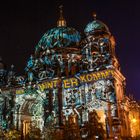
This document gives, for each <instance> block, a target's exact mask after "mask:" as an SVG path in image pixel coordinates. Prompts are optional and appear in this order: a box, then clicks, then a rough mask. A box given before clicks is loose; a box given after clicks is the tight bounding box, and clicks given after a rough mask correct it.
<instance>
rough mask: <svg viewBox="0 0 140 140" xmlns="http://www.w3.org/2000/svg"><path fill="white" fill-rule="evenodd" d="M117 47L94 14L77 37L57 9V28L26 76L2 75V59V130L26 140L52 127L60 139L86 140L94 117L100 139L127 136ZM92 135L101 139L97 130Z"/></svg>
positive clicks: (36, 54) (12, 72)
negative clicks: (31, 133) (100, 130)
mask: <svg viewBox="0 0 140 140" xmlns="http://www.w3.org/2000/svg"><path fill="white" fill-rule="evenodd" d="M115 47H116V44H115V39H114V36H113V35H112V34H111V32H110V30H109V28H108V27H107V25H106V24H104V23H103V22H102V21H100V20H98V19H97V18H96V14H95V13H93V21H91V22H90V23H88V24H87V25H86V27H85V29H84V33H80V32H78V31H77V30H76V29H74V28H72V27H69V26H67V23H66V20H65V19H64V17H63V11H62V8H60V17H59V19H58V21H57V26H56V27H54V28H52V29H50V30H48V31H47V32H46V33H45V34H44V35H43V37H42V38H41V39H40V41H39V42H38V44H37V45H36V46H35V51H34V54H32V55H31V56H30V57H29V60H28V62H27V65H26V67H25V75H23V76H16V74H15V70H14V66H13V65H12V66H11V68H10V69H9V70H6V66H5V65H4V63H3V61H2V59H0V125H1V129H3V130H6V131H8V130H10V129H11V128H13V127H14V128H15V129H16V130H19V131H20V132H21V136H22V137H24V138H25V137H26V135H28V133H29V132H30V130H31V128H36V129H38V130H39V131H40V135H41V133H43V132H44V131H47V129H49V128H48V127H53V129H55V130H57V131H59V132H62V135H63V137H64V135H65V134H67V135H69V136H70V137H71V136H72V137H73V136H74V135H75V137H74V138H75V139H77V140H80V139H85V140H86V139H87V140H88V137H89V136H90V135H91V134H93V132H91V131H90V129H87V127H86V126H87V125H88V126H89V127H90V125H91V124H92V123H94V126H95V125H96V124H97V123H96V122H94V121H95V117H96V116H98V118H99V122H98V124H97V125H99V124H102V125H101V127H102V129H103V130H104V139H105V138H115V137H116V139H117V138H119V137H121V136H125V135H127V134H129V133H130V126H129V124H128V122H127V121H126V120H128V119H129V116H128V115H127V113H125V111H124V112H123V109H122V101H124V98H125V95H124V93H125V77H124V76H123V74H122V73H121V71H120V65H119V62H118V59H117V57H116V55H115ZM93 120H94V121H93ZM66 126H68V127H66ZM69 127H71V129H73V130H70V128H69ZM89 127H88V128H89ZM92 127H93V126H92ZM101 127H100V129H101ZM66 130H67V131H66ZM95 130H96V128H95ZM95 130H94V131H95ZM71 131H73V132H72V134H71ZM96 131H97V130H96ZM66 132H68V133H66ZM64 133H65V134H64ZM70 134H71V135H70ZM94 135H95V137H97V138H99V137H100V134H99V132H98V131H97V133H95V134H94ZM42 137H43V136H42ZM44 137H45V136H44ZM42 139H43V138H42ZM65 139H66V138H65Z"/></svg>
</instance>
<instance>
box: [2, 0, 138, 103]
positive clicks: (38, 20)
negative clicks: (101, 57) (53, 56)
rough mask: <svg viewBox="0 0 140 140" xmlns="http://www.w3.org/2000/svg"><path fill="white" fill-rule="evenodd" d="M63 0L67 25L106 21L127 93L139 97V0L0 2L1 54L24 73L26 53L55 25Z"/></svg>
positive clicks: (31, 51)
mask: <svg viewBox="0 0 140 140" xmlns="http://www.w3.org/2000/svg"><path fill="white" fill-rule="evenodd" d="M61 4H63V6H64V17H65V19H66V21H67V25H68V26H70V27H74V28H76V29H77V30H78V31H80V32H82V33H83V31H84V28H85V26H86V25H87V24H88V23H89V22H90V21H92V20H93V17H92V12H93V11H96V13H97V19H99V20H101V21H103V22H104V23H105V24H107V25H108V27H109V29H110V31H111V33H112V34H113V35H114V36H115V39H116V43H117V46H116V53H117V57H118V59H119V61H120V64H121V70H122V73H123V74H124V76H125V77H126V81H127V94H129V93H131V94H134V97H135V98H136V100H140V84H139V81H140V44H139V41H140V34H139V33H140V1H139V0H133V1H130V0H97V1H95V0H65V1H62V0H46V1H45V2H43V1H42V2H41V0H38V2H34V3H29V0H28V1H25V0H24V1H21V0H20V2H17V3H13V1H11V2H10V3H8V2H7V3H3V4H2V3H1V4H0V56H2V58H3V61H4V62H5V64H7V67H9V66H10V65H11V64H14V65H15V68H16V71H17V73H18V74H19V75H20V74H23V73H24V68H25V65H26V62H27V60H28V58H29V56H30V55H31V54H32V53H33V52H34V48H35V45H36V44H37V43H38V41H39V40H40V38H41V37H42V35H43V34H44V33H45V32H46V31H47V30H48V29H50V28H53V27H55V26H56V21H57V19H58V16H59V11H58V6H59V5H61Z"/></svg>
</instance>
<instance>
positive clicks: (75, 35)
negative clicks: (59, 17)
mask: <svg viewBox="0 0 140 140" xmlns="http://www.w3.org/2000/svg"><path fill="white" fill-rule="evenodd" d="M80 39H81V36H80V33H79V32H78V31H77V30H75V29H74V28H70V27H67V26H62V27H56V28H53V29H50V30H48V31H47V32H46V33H45V34H44V35H43V37H42V38H41V40H40V41H39V43H38V45H37V47H43V48H54V47H68V46H72V45H75V44H77V43H78V42H79V41H80ZM36 49H37V48H36Z"/></svg>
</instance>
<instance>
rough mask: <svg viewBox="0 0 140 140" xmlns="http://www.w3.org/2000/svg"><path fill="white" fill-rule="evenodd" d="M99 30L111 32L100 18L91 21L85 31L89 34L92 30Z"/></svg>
mask: <svg viewBox="0 0 140 140" xmlns="http://www.w3.org/2000/svg"><path fill="white" fill-rule="evenodd" d="M98 30H101V31H105V32H108V33H109V29H108V27H107V26H106V25H105V24H104V23H103V22H101V21H99V20H94V21H92V22H90V23H89V24H88V25H87V26H86V28H85V30H84V32H85V33H86V34H88V33H91V32H95V31H98Z"/></svg>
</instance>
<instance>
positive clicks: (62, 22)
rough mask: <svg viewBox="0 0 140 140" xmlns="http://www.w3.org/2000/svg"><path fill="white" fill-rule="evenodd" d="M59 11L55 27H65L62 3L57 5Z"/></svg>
mask: <svg viewBox="0 0 140 140" xmlns="http://www.w3.org/2000/svg"><path fill="white" fill-rule="evenodd" d="M59 13H60V17H59V19H58V21H57V27H65V26H66V20H65V19H64V17H63V5H60V6H59Z"/></svg>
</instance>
